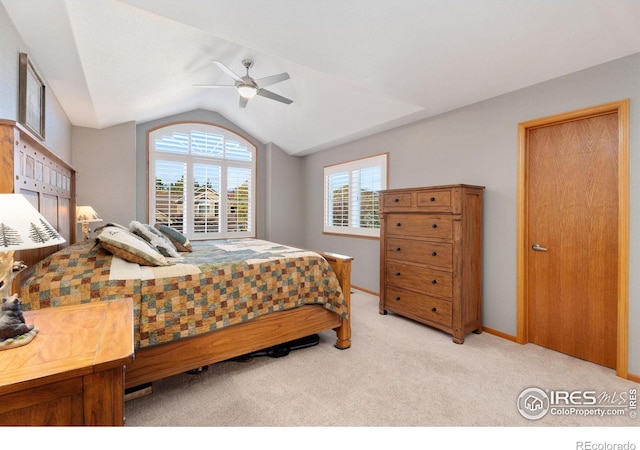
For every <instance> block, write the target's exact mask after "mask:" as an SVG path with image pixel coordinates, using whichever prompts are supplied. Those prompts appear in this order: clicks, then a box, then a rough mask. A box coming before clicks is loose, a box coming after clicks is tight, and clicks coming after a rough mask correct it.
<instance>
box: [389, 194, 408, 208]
mask: <svg viewBox="0 0 640 450" xmlns="http://www.w3.org/2000/svg"><path fill="white" fill-rule="evenodd" d="M383 198H384V200H383V201H382V205H383V206H384V208H385V209H386V208H411V207H413V202H412V201H411V198H412V195H411V193H409V192H399V193H397V194H385V195H384V197H383Z"/></svg>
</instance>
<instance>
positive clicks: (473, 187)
mask: <svg viewBox="0 0 640 450" xmlns="http://www.w3.org/2000/svg"><path fill="white" fill-rule="evenodd" d="M454 188H466V189H485V187H484V186H474V185H472V184H443V185H440V186H423V187H409V188H395V189H385V190H382V191H380V192H397V191H405V192H406V191H424V190H425V189H429V190H432V189H434V190H437V189H454Z"/></svg>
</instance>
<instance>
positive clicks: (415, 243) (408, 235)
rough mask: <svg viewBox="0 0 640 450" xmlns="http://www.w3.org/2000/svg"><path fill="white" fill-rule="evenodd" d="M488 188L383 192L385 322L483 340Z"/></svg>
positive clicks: (382, 309)
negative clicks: (393, 319) (396, 319)
mask: <svg viewBox="0 0 640 450" xmlns="http://www.w3.org/2000/svg"><path fill="white" fill-rule="evenodd" d="M483 190H484V187H483V186H469V185H464V184H457V185H447V186H432V187H423V188H411V189H390V190H386V191H381V192H380V218H381V235H380V314H387V312H388V311H391V312H394V313H396V314H400V315H402V316H405V317H408V318H411V319H414V320H416V321H419V322H421V323H424V324H427V325H430V326H432V327H435V328H438V329H440V330H443V331H445V332H447V333H449V334H451V335H452V336H453V342H455V343H457V344H462V343H463V342H464V337H465V335H466V334H467V333H469V332H472V331H473V332H476V333H481V332H482V194H483Z"/></svg>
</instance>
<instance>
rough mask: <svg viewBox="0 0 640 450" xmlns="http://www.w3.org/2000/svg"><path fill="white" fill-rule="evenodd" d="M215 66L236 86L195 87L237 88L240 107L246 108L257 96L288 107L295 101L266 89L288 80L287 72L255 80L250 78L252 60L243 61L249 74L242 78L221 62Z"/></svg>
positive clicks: (212, 85)
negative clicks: (251, 99) (249, 101)
mask: <svg viewBox="0 0 640 450" xmlns="http://www.w3.org/2000/svg"><path fill="white" fill-rule="evenodd" d="M213 63H214V64H215V65H217V66H218V67H219V68H220V69H221V70H222V71H223V72H225V73H226V74H227V75H229V76H230V77H231V78H233V79H234V80H235V84H234V85H216V84H205V85H202V84H200V85H195V87H204V88H224V87H235V88H236V90H237V91H238V94H239V95H240V107H241V108H245V107H246V106H247V102H248V100H249V99H250V98H253V97H255V96H256V95H257V96H260V97H265V98H269V99H271V100H275V101H278V102H281V103H285V104H287V105H289V104H291V103H293V100H290V99H288V98H285V97H283V96H281V95H278V94H276V93H275V92H271V91H268V90H266V89H264V88H265V87H266V86H271V85H272V84H276V83H279V82H281V81H285V80H288V79H289V78H290V77H289V74H288V73H286V72H283V73H279V74H277V75H271V76H268V77H264V78H259V79H257V80H254V79H253V78H251V77H250V76H249V69H250V68H251V66H253V61H251V60H250V59H243V60H242V65H243V66H244V68H245V69H246V71H247V73H246V75H245V76H243V77H241V76H240V75H238V74H236V73H235V72H234V71H232V70H231V69H229V68H228V67H227V66H225V65H224V64H223V63H221V62H220V61H215V60H214V61H213Z"/></svg>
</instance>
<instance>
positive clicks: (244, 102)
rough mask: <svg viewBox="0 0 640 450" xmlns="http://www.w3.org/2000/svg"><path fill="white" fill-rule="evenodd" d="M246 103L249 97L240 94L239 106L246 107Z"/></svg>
mask: <svg viewBox="0 0 640 450" xmlns="http://www.w3.org/2000/svg"><path fill="white" fill-rule="evenodd" d="M247 103H249V99H248V98H245V97H242V96H240V108H246V107H247Z"/></svg>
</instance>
